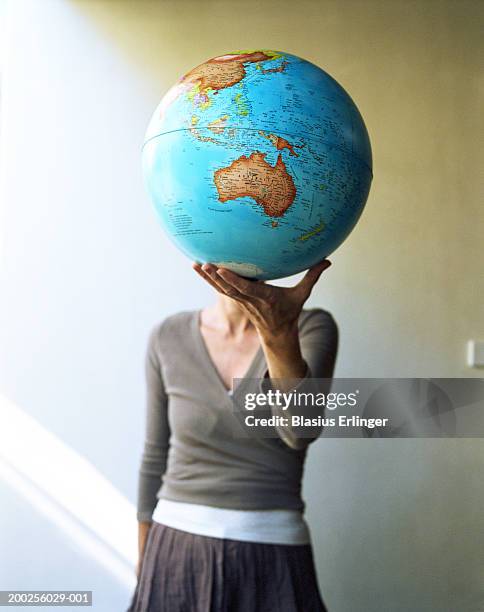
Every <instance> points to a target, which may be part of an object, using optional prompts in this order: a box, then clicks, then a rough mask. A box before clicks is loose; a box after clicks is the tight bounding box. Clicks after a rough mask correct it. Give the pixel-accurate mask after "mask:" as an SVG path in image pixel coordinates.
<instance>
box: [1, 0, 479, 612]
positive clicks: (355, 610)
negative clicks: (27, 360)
mask: <svg viewBox="0 0 484 612" xmlns="http://www.w3.org/2000/svg"><path fill="white" fill-rule="evenodd" d="M20 4H22V3H20V2H19V3H16V6H19V5H20ZM23 4H25V5H27V6H28V7H29V10H28V11H27V12H24V13H22V11H18V12H17V13H16V15H14V22H15V23H14V26H15V27H14V32H15V36H14V37H13V39H12V41H11V45H10V51H12V49H13V48H14V42H13V41H14V40H21V41H22V44H21V45H20V47H19V48H17V50H16V53H15V56H13V55H12V56H11V61H10V64H9V66H10V67H9V69H8V70H7V71H6V74H5V79H4V82H5V92H4V93H5V106H6V111H8V112H7V116H8V119H9V121H8V124H7V125H3V126H2V130H3V131H2V134H3V135H4V137H3V143H2V145H3V150H2V159H5V158H8V160H7V161H8V163H7V164H6V166H5V168H4V190H5V192H4V193H5V195H6V197H5V200H4V201H5V207H4V212H3V218H4V220H5V232H4V236H3V237H4V252H3V255H4V259H3V261H4V270H3V276H1V277H0V278H1V279H2V283H3V285H2V286H3V289H4V291H5V295H7V296H8V306H4V308H5V309H8V310H7V314H8V316H9V319H8V321H9V327H8V333H7V332H5V333H4V335H3V338H4V339H5V346H8V349H9V361H8V363H7V362H6V365H5V371H6V372H7V375H6V376H5V381H6V383H5V392H8V393H9V395H10V396H15V397H13V399H15V400H17V401H19V402H20V403H21V404H24V405H26V404H29V402H30V404H29V405H30V406H31V408H32V411H33V412H34V413H35V411H36V410H37V409H38V415H40V417H41V418H43V419H44V422H45V423H47V424H49V422H51V423H52V427H56V426H57V425H56V424H57V423H58V419H59V418H62V415H64V414H65V410H66V407H67V408H68V409H69V414H71V415H78V414H79V415H81V414H82V417H79V418H84V417H85V418H86V419H87V418H88V417H89V418H90V419H93V420H95V422H96V423H97V424H98V426H99V429H100V430H102V431H105V429H106V428H107V427H111V426H112V422H113V419H114V421H115V422H116V423H117V429H116V430H115V432H114V433H113V436H112V437H111V438H110V444H108V446H106V443H105V438H104V437H103V438H102V440H101V438H100V439H99V440H97V438H96V437H95V436H94V437H92V436H91V437H90V442H89V444H88V443H87V442H86V440H85V438H82V439H81V438H80V436H78V437H77V438H76V436H75V435H72V439H73V440H74V443H75V444H77V447H78V448H80V449H81V450H82V451H83V452H85V453H86V455H87V456H89V457H90V458H91V460H92V461H93V462H95V463H96V465H97V466H98V467H99V469H100V470H102V471H103V472H104V473H105V474H106V475H107V476H108V477H110V479H111V480H112V481H113V482H114V483H115V484H116V485H117V486H118V487H119V488H120V489H121V490H124V491H125V492H126V494H127V495H129V496H130V497H131V499H133V500H134V497H135V479H136V469H137V463H138V459H139V450H140V445H141V436H142V418H143V417H142V410H141V409H140V403H141V397H142V394H143V380H142V373H141V363H142V354H143V351H144V342H145V337H146V333H147V330H148V328H149V327H150V326H151V325H152V324H153V323H154V322H155V320H158V319H159V318H161V317H163V316H164V315H165V314H168V313H170V312H173V311H174V310H178V309H182V308H187V307H193V306H195V305H197V306H198V305H200V304H202V303H204V302H206V301H207V300H208V299H210V297H211V294H210V291H209V290H208V289H207V288H206V287H205V286H203V284H202V283H201V282H199V281H198V279H197V278H196V277H194V276H193V274H192V273H191V271H190V270H189V269H188V265H187V263H186V261H185V259H184V258H183V256H181V255H180V254H179V253H177V252H176V250H175V249H174V247H172V246H171V245H170V244H168V243H167V241H166V240H165V239H164V238H163V236H162V234H161V231H160V230H159V228H158V227H157V226H156V222H155V219H154V217H153V216H152V214H151V211H150V209H149V202H148V198H147V196H146V194H145V193H144V191H143V186H142V183H141V177H140V172H139V147H140V144H141V140H142V135H143V130H144V127H145V125H146V122H147V120H148V118H149V116H150V114H151V112H152V110H153V108H154V106H155V105H156V103H157V102H158V100H159V98H160V96H161V95H162V94H163V93H164V91H166V89H167V88H168V87H169V86H170V85H171V84H172V83H173V82H174V80H175V79H176V78H177V77H178V76H179V75H181V74H182V73H184V72H185V71H186V70H188V69H189V68H191V67H193V66H194V65H196V64H198V63H199V62H200V61H201V60H203V59H206V58H209V57H212V56H214V55H219V54H221V53H224V52H227V51H230V50H233V49H237V48H251V47H253V48H256V47H264V48H274V49H282V50H286V51H288V52H292V53H295V54H297V55H301V56H302V57H305V58H307V59H309V60H312V61H314V62H315V63H317V64H319V65H320V66H322V67H323V68H324V69H325V70H327V71H328V72H329V73H330V74H332V75H333V76H334V77H335V78H336V79H337V80H338V81H339V82H340V83H341V84H342V85H343V86H344V87H345V88H346V89H347V90H348V91H349V93H350V94H351V96H352V97H353V99H354V100H355V102H356V103H357V105H358V106H359V108H360V110H361V112H362V115H363V117H364V118H365V121H366V124H367V127H368V130H369V133H370V137H371V140H372V145H373V153H374V183H373V186H372V190H371V193H370V197H369V201H368V205H367V209H366V211H365V213H364V215H363V217H362V219H361V221H360V223H359V225H358V226H357V228H356V230H355V231H354V233H353V234H352V236H351V237H350V239H349V240H348V241H347V243H345V244H344V245H343V246H342V247H341V248H340V249H339V250H338V252H337V253H335V254H334V256H333V257H332V260H333V263H334V265H333V267H332V268H331V270H330V271H329V272H328V273H327V275H326V276H325V278H324V280H322V281H321V283H320V285H319V286H318V288H317V290H316V291H315V292H314V295H313V296H312V298H311V301H312V303H314V304H317V305H322V306H325V307H327V308H329V309H330V310H331V311H332V312H333V314H334V316H335V317H336V319H337V321H338V323H339V326H340V331H341V347H340V356H339V361H338V366H337V374H338V375H339V376H363V377H364V376H378V377H382V376H397V377H403V376H443V377H445V376H449V377H450V376H478V375H482V372H479V371H477V370H470V369H468V368H467V367H466V365H465V343H466V341H467V340H468V339H469V338H479V337H481V338H484V308H483V297H484V275H483V274H482V267H483V266H482V264H483V246H482V245H483V240H482V238H483V235H484V209H483V207H482V204H481V200H480V198H479V188H480V185H479V181H478V169H479V168H480V167H482V162H483V160H482V154H481V152H480V151H479V149H478V129H479V127H481V126H480V125H479V124H480V116H479V108H480V106H482V95H481V97H479V93H481V94H482V81H481V82H479V72H478V68H479V67H478V58H479V53H481V54H482V43H481V42H480V40H479V29H480V27H482V17H483V10H482V7H483V6H484V5H483V4H482V3H481V2H477V1H476V2H468V1H467V2H466V1H455V0H453V1H445V0H441V1H425V0H421V1H419V2H415V1H403V0H402V1H400V0H398V1H397V0H393V1H392V0H382V1H379V2H376V1H369V0H368V1H366V0H359V1H358V0H355V1H349V0H337V1H336V0H335V1H321V2H309V1H307V0H297V1H296V0H294V1H292V2H284V1H283V0H279V1H277V2H275V1H272V0H265V1H261V2H255V1H252V0H246V1H244V2H235V1H234V2H229V1H224V2H210V1H206V0H205V1H190V2H189V1H183V0H178V1H173V2H171V1H168V0H160V1H159V2H146V1H142V0H136V1H132V2H127V1H117V0H76V1H74V0H73V1H71V2H68V1H67V0H65V1H63V0H47V1H45V2H42V3H39V2H35V0H25V2H23ZM40 5H41V6H40ZM17 10H18V9H17ZM480 87H481V89H479V88H480ZM481 133H482V130H481ZM22 168H28V169H29V171H28V177H27V178H28V180H25V171H24V170H23V169H22ZM26 245H29V246H26ZM29 248H30V249H31V250H32V252H34V254H35V257H32V256H29V251H28V249H29ZM0 272H1V270H0ZM19 279H21V282H20V280H19ZM167 284H168V285H169V286H170V287H172V288H174V289H175V290H174V291H170V292H168V291H167V290H166V285H167ZM32 295H34V296H35V308H34V307H33V304H32ZM0 310H1V309H0ZM66 317H67V320H68V321H70V320H75V321H76V325H75V326H71V325H65V326H63V325H61V324H60V323H59V321H63V320H64V318H66ZM74 327H75V329H74ZM86 330H88V333H86ZM93 337H95V338H98V339H102V342H101V340H99V346H97V347H95V349H96V350H93V347H92V346H91V344H90V343H92V338H93ZM26 342H28V343H29V346H30V347H32V350H34V349H35V350H36V351H37V353H36V354H39V355H41V356H42V359H41V360H37V365H36V368H35V369H34V370H33V371H32V372H31V373H29V376H28V380H24V378H25V377H22V376H21V375H20V374H19V372H20V371H21V369H22V364H23V363H24V362H23V361H22V360H23V359H24V353H23V351H22V347H24V346H25V343H26ZM73 347H74V353H73V350H72V349H73ZM67 354H68V355H69V359H66V355H67ZM72 359H74V361H72ZM76 359H77V360H76ZM86 363H87V364H89V365H88V366H87V365H86ZM73 364H74V365H75V370H76V372H77V373H78V375H79V378H76V377H75V375H74V374H73V373H72V372H73V370H74V365H73ZM47 367H49V370H47ZM69 368H71V369H69ZM53 369H55V371H56V372H57V380H56V386H55V391H54V387H52V389H51V388H50V387H49V386H48V384H47V383H46V382H45V381H46V380H48V379H49V372H50V371H52V370H53ZM98 372H103V373H104V374H103V376H102V377H101V376H100V375H98ZM133 372H135V373H136V375H134V374H133ZM106 373H107V374H106ZM41 374H42V376H41ZM106 376H107V377H108V378H107V380H106ZM12 381H13V382H12ZM86 381H87V382H86ZM19 382H20V383H24V384H17V386H16V384H14V383H19ZM26 383H28V384H26ZM74 383H75V388H77V389H78V390H80V394H81V396H83V397H84V400H85V401H84V403H83V404H82V405H79V406H78V405H77V404H76V401H77V400H76V397H77V396H76V395H74V396H72V395H69V393H70V389H71V388H72V384H74ZM63 385H64V386H65V389H64V387H63ZM115 390H118V391H119V393H118V392H117V391H115ZM29 393H31V395H29ZM63 393H64V395H63ZM64 398H68V399H67V400H66V401H67V403H66V402H65V401H64ZM85 427H86V430H87V428H88V425H86V426H85ZM116 432H117V433H116ZM64 434H65V436H66V437H67V438H69V436H71V434H72V432H71V431H70V430H69V429H68V427H67V426H65V430H64ZM130 446H132V452H131V453H126V452H125V451H124V449H126V448H130ZM120 448H122V449H123V452H122V453H120V452H119V449H120ZM121 455H122V457H121ZM120 468H122V469H120ZM483 468H484V448H483V445H482V441H481V440H475V441H473V440H440V441H437V440H434V441H431V440H424V441H422V440H421V441H412V440H395V441H384V440H381V441H374V442H371V441H365V440H346V441H341V440H320V441H318V442H317V443H316V444H315V445H314V447H313V448H312V449H311V452H310V454H309V460H308V465H307V473H306V478H305V497H306V500H307V503H308V517H309V520H310V523H311V528H312V533H313V540H314V548H315V553H316V557H317V563H318V570H319V578H320V583H321V587H322V591H323V594H324V596H325V599H326V600H327V603H328V606H329V609H330V612H360V611H362V612H408V611H409V610H412V611H413V612H424V611H425V612H427V611H429V612H430V611H431V612H457V611H459V612H479V611H480V612H482V611H483V610H484V590H483V589H484V586H483V585H484V551H483V550H482V546H481V545H480V543H479V542H478V538H479V536H478V534H479V533H483V532H484V524H483V519H482V506H483V502H484V497H483V492H482V478H481V474H482V469H483Z"/></svg>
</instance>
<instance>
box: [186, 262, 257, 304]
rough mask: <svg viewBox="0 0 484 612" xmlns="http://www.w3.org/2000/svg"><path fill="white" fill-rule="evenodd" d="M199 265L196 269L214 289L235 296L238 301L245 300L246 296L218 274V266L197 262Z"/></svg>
mask: <svg viewBox="0 0 484 612" xmlns="http://www.w3.org/2000/svg"><path fill="white" fill-rule="evenodd" d="M196 265H197V266H198V267H195V265H194V268H195V270H196V271H197V272H198V273H199V274H200V276H202V277H203V278H204V279H205V280H206V281H207V282H209V283H210V284H211V285H212V287H213V288H214V289H216V290H217V291H218V292H219V293H223V294H224V295H227V296H228V297H231V298H233V299H234V300H238V301H241V302H243V301H245V300H246V297H245V296H244V295H242V294H240V293H239V292H238V291H237V290H236V289H235V287H232V285H229V284H228V283H226V282H225V281H224V280H223V279H222V278H221V277H220V276H219V275H218V274H217V268H216V267H215V266H214V265H212V264H203V265H202V266H200V265H199V264H196Z"/></svg>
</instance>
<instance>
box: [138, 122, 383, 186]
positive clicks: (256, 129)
mask: <svg viewBox="0 0 484 612" xmlns="http://www.w3.org/2000/svg"><path fill="white" fill-rule="evenodd" d="M192 129H193V128H178V129H176V130H168V131H167V132H161V133H160V134H156V135H154V136H150V137H149V138H148V139H147V140H145V142H144V143H143V145H142V147H141V150H143V149H144V147H145V145H147V144H148V143H149V142H151V141H152V140H155V139H156V138H160V137H161V136H167V135H169V134H175V133H176V132H191V131H192ZM224 129H227V130H230V129H232V130H245V131H247V132H259V131H260V130H262V131H264V132H274V131H275V130H274V127H271V128H247V127H236V126H229V125H225V126H224ZM197 130H209V131H211V129H210V128H209V127H198V126H197ZM280 134H282V135H283V136H289V137H290V138H301V135H303V134H304V137H305V138H307V139H309V140H313V141H318V142H319V143H322V144H324V145H325V146H326V147H330V148H332V149H339V150H340V151H342V152H343V153H345V154H346V155H348V156H349V157H353V158H354V159H356V160H358V161H359V162H360V163H361V164H363V165H364V166H365V167H366V169H367V170H368V172H369V173H370V175H371V178H373V169H372V168H371V167H370V166H369V165H368V163H367V162H366V161H365V160H364V159H362V158H361V157H360V156H359V155H355V153H353V152H352V151H350V150H349V149H346V148H345V147H342V146H341V145H337V144H334V143H331V142H327V141H326V140H324V139H323V138H318V137H314V136H313V135H311V134H310V133H309V132H303V131H302V132H299V133H298V134H292V133H291V132H285V131H282V130H277V135H280ZM306 134H307V136H306Z"/></svg>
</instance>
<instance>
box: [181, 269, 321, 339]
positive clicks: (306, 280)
mask: <svg viewBox="0 0 484 612" xmlns="http://www.w3.org/2000/svg"><path fill="white" fill-rule="evenodd" d="M330 265H331V262H330V261H328V260H327V259H324V260H323V261H321V262H320V263H318V264H316V265H315V266H313V267H312V268H310V269H309V270H308V271H307V272H306V274H305V275H304V277H303V278H302V279H301V280H300V281H299V283H297V285H294V287H275V286H274V285H266V284H264V283H261V282H258V281H252V280H247V279H245V278H242V277H241V276H239V275H238V274H235V273H234V272H231V271H230V270H227V269H225V268H219V267H217V266H215V265H213V264H209V263H206V264H203V265H200V264H198V263H194V264H193V268H194V270H196V271H197V272H198V274H199V275H200V276H201V277H202V278H204V279H205V280H206V281H207V282H208V283H209V284H210V285H212V287H213V288H214V289H216V290H217V291H218V292H219V293H222V294H223V295H226V296H228V297H230V298H232V299H234V300H237V302H239V303H240V305H241V306H242V308H243V309H244V310H245V311H246V313H247V315H248V316H249V318H250V320H251V321H252V323H253V324H254V325H255V327H256V329H257V331H258V332H259V334H260V335H261V336H262V337H267V338H268V339H269V338H270V337H277V336H280V335H281V334H282V335H284V334H286V333H287V332H289V331H291V330H293V329H294V326H295V325H297V320H298V318H299V314H300V313H301V310H302V307H303V305H304V302H305V301H306V300H307V299H308V297H309V296H310V294H311V291H312V289H313V287H314V285H315V284H316V282H317V281H318V279H319V277H320V276H321V274H322V273H323V271H324V270H326V269H327V268H329V266H330Z"/></svg>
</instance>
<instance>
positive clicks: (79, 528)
mask: <svg viewBox="0 0 484 612" xmlns="http://www.w3.org/2000/svg"><path fill="white" fill-rule="evenodd" d="M0 423H1V428H0V477H2V478H3V479H4V480H5V481H6V482H7V484H9V485H10V486H12V487H13V488H14V489H15V490H16V491H17V492H18V493H20V494H21V495H22V496H23V497H24V498H26V499H27V501H28V502H29V503H30V504H31V505H32V506H34V507H35V508H36V509H37V510H38V511H39V512H41V513H42V514H44V516H46V517H47V518H48V519H49V520H51V521H52V522H54V523H55V524H56V526H58V527H59V528H60V529H62V530H63V531H64V532H65V533H66V534H67V535H68V536H69V537H70V538H72V539H73V540H74V541H75V542H76V543H77V544H78V545H79V546H80V547H81V548H82V549H83V550H84V551H85V552H86V553H88V554H89V555H90V556H91V557H92V558H93V559H95V560H96V561H97V562H98V563H100V564H102V565H103V566H104V567H105V568H106V569H107V570H108V571H109V572H110V573H111V574H112V575H113V577H114V578H116V579H117V580H118V581H119V582H121V583H122V584H123V585H124V586H125V587H127V588H129V589H132V588H133V586H134V584H135V575H134V570H133V568H134V565H135V563H136V559H137V544H136V530H135V528H134V526H135V525H136V510H135V508H134V506H133V505H132V504H131V503H130V502H129V501H128V500H127V499H126V498H125V497H124V496H123V495H121V493H120V492H119V491H118V490H117V489H116V488H115V487H114V486H113V485H112V484H111V483H110V482H109V480H107V479H106V478H105V477H104V476H102V474H100V473H99V472H98V471H97V470H96V468H95V467H94V466H93V465H92V464H91V463H89V461H87V460H86V459H85V458H84V457H82V456H81V455H80V454H79V453H77V452H76V451H75V450H73V449H72V448H70V447H69V446H67V445H66V444H65V443H64V442H62V441H61V440H59V439H58V438H57V437H56V436H55V435H54V434H52V433H51V432H50V431H48V430H46V429H45V428H43V427H42V425H40V424H39V423H38V422H37V421H36V420H35V419H33V418H32V417H31V416H29V415H28V414H26V413H25V412H24V411H22V410H21V409H20V408H19V407H18V406H16V405H15V404H13V403H12V402H11V401H9V400H8V399H7V398H5V397H2V396H0Z"/></svg>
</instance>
